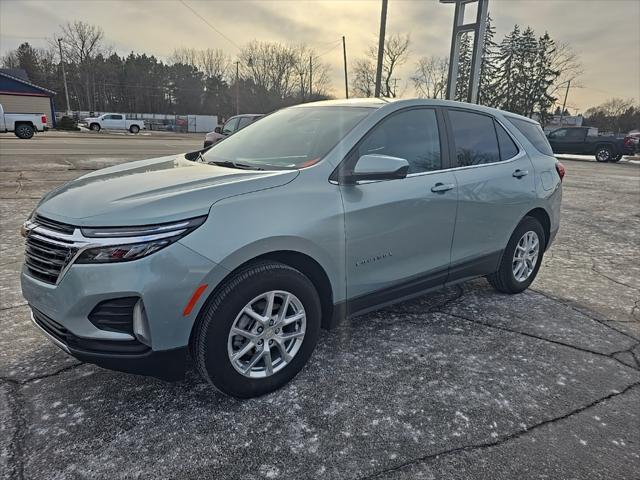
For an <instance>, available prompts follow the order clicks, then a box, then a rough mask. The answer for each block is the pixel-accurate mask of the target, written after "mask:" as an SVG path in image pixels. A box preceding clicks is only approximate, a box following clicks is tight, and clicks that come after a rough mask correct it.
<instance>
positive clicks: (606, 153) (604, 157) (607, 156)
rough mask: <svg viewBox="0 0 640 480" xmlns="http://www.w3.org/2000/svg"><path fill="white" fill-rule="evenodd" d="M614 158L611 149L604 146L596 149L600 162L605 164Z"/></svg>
mask: <svg viewBox="0 0 640 480" xmlns="http://www.w3.org/2000/svg"><path fill="white" fill-rule="evenodd" d="M612 158H613V152H612V151H611V148H609V147H606V146H602V147H598V148H597V149H596V160H597V161H598V162H603V163H604V162H608V161H609V160H611V159H612Z"/></svg>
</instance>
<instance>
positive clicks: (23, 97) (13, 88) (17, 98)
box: [0, 68, 56, 127]
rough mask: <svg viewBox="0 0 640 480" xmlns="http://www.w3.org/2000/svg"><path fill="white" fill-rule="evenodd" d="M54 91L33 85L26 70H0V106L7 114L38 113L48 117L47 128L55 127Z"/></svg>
mask: <svg viewBox="0 0 640 480" xmlns="http://www.w3.org/2000/svg"><path fill="white" fill-rule="evenodd" d="M55 94H56V92H54V91H53V90H49V89H48V88H44V87H39V86H38V85H36V84H34V83H31V82H30V81H29V77H28V76H27V73H26V72H25V71H24V70H21V69H12V68H0V104H1V105H2V106H3V108H4V111H5V112H7V113H36V114H43V113H44V114H45V115H46V116H47V126H48V127H54V126H55V121H56V119H55V108H54V105H53V96H54V95H55Z"/></svg>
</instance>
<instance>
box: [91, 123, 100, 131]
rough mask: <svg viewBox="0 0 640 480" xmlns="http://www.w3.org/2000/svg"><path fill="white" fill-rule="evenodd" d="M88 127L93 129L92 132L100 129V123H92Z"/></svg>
mask: <svg viewBox="0 0 640 480" xmlns="http://www.w3.org/2000/svg"><path fill="white" fill-rule="evenodd" d="M89 128H90V129H91V130H93V131H94V132H99V131H100V124H99V123H92V124H91V125H90V126H89Z"/></svg>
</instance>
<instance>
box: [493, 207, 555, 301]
mask: <svg viewBox="0 0 640 480" xmlns="http://www.w3.org/2000/svg"><path fill="white" fill-rule="evenodd" d="M545 244H546V239H545V235H544V229H543V228H542V225H541V224H540V222H539V221H538V220H537V219H535V218H533V217H525V218H524V219H523V220H522V221H521V222H520V224H519V225H518V226H517V227H516V229H515V230H514V232H513V233H512V234H511V238H510V239H509V243H508V244H507V248H506V249H505V251H504V253H503V254H502V260H501V262H500V267H499V268H498V271H497V272H496V273H494V274H492V275H489V276H488V277H487V278H488V280H489V283H491V285H493V287H494V288H495V289H496V290H498V291H499V292H503V293H520V292H522V291H523V290H526V289H527V288H528V287H529V285H531V283H532V282H533V280H534V279H535V278H536V275H537V274H538V270H539V269H540V264H541V263H542V256H543V255H544V246H545Z"/></svg>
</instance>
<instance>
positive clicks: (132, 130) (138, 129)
mask: <svg viewBox="0 0 640 480" xmlns="http://www.w3.org/2000/svg"><path fill="white" fill-rule="evenodd" d="M129 131H130V132H131V133H134V134H135V133H138V132H139V131H140V127H139V126H137V125H131V126H130V127H129Z"/></svg>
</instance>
